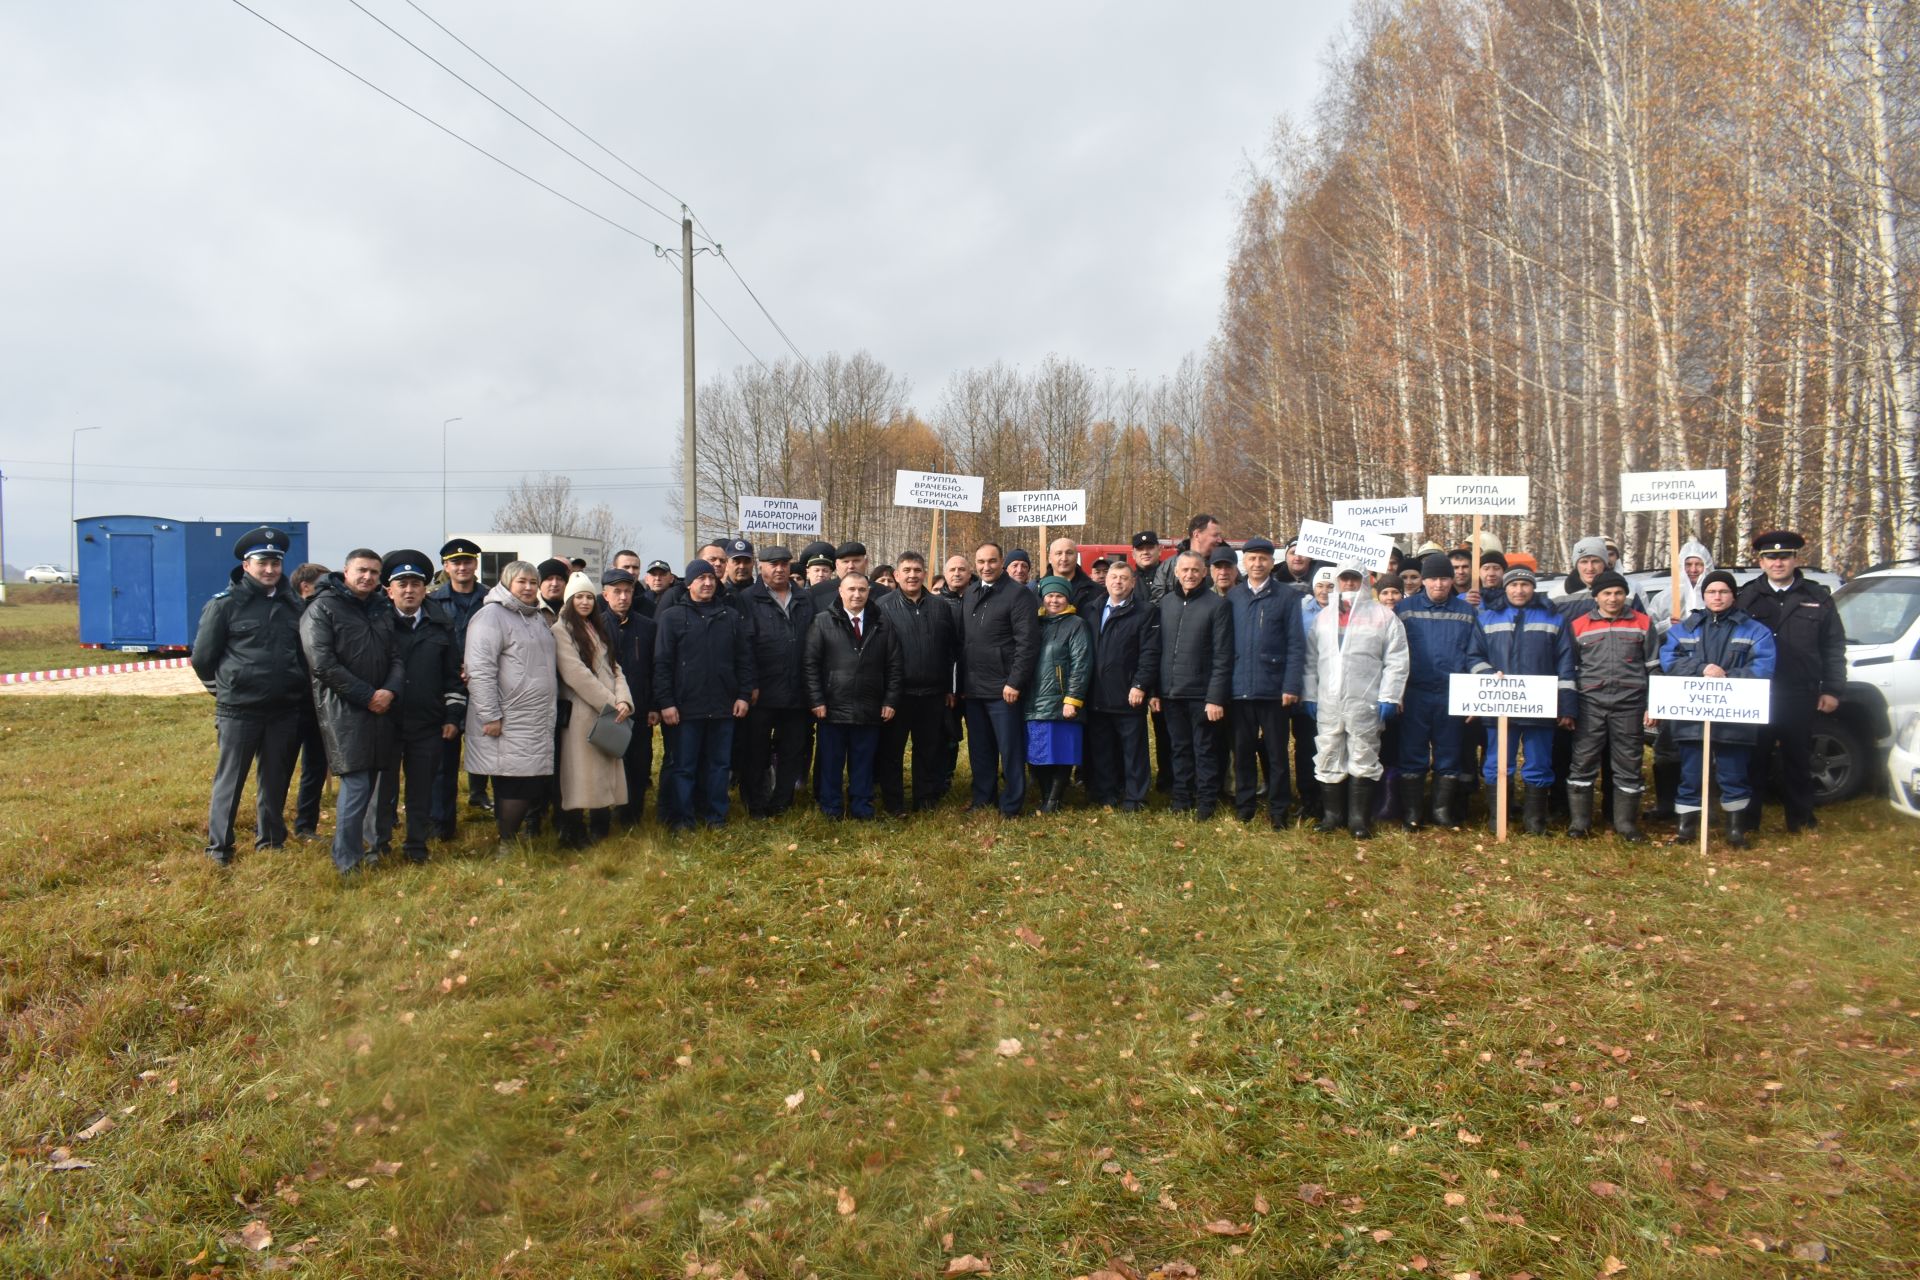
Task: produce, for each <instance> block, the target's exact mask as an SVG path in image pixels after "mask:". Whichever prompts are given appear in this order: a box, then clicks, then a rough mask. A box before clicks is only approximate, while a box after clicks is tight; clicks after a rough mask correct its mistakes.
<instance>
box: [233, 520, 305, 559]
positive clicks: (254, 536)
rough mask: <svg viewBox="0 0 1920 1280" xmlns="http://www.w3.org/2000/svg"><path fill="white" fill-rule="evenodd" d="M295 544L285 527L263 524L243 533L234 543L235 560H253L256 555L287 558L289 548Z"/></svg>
mask: <svg viewBox="0 0 1920 1280" xmlns="http://www.w3.org/2000/svg"><path fill="white" fill-rule="evenodd" d="M292 545H293V538H292V537H291V536H290V535H289V534H288V533H287V531H286V530H285V529H275V528H273V527H272V526H271V525H264V524H263V525H261V526H260V527H259V528H257V529H249V530H247V531H246V532H245V533H243V534H241V535H240V536H239V538H238V539H236V540H235V541H234V544H233V558H234V559H235V560H251V559H252V558H253V557H255V556H271V557H272V558H273V559H275V560H285V559H286V558H287V550H288V548H290V547H291V546H292Z"/></svg>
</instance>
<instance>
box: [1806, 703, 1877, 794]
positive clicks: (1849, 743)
mask: <svg viewBox="0 0 1920 1280" xmlns="http://www.w3.org/2000/svg"><path fill="white" fill-rule="evenodd" d="M1867 757H1868V751H1867V743H1866V741H1865V739H1863V738H1862V737H1861V736H1860V734H1859V733H1858V731H1856V730H1855V729H1854V728H1853V726H1852V725H1850V724H1848V723H1847V722H1846V721H1844V720H1842V719H1840V718H1839V717H1838V716H1815V717H1814V720H1813V802H1814V803H1815V804H1838V803H1840V802H1841V801H1842V800H1851V799H1853V797H1855V796H1857V795H1859V794H1860V792H1861V791H1863V790H1865V788H1866V785H1867V779H1868V767H1867V765H1868V759H1867Z"/></svg>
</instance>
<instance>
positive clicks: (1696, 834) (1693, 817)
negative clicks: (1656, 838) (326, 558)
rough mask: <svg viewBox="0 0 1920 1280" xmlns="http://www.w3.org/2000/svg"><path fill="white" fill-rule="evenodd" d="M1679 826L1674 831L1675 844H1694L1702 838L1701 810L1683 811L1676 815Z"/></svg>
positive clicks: (1675, 818)
mask: <svg viewBox="0 0 1920 1280" xmlns="http://www.w3.org/2000/svg"><path fill="white" fill-rule="evenodd" d="M1674 820H1675V821H1676V822H1678V823H1679V824H1680V825H1679V828H1678V830H1676V831H1675V832H1674V833H1673V842H1674V843H1675V844H1694V843H1696V842H1697V841H1698V840H1699V839H1700V811H1699V810H1698V809H1695V810H1694V811H1693V812H1692V813H1681V814H1676V815H1675V816H1674Z"/></svg>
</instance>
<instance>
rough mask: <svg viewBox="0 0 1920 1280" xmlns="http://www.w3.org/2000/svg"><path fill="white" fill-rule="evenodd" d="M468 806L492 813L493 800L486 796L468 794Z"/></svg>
mask: <svg viewBox="0 0 1920 1280" xmlns="http://www.w3.org/2000/svg"><path fill="white" fill-rule="evenodd" d="M467 808H469V809H478V810H479V811H480V812H481V813H492V812H493V801H491V800H489V799H487V798H486V797H485V796H468V797H467Z"/></svg>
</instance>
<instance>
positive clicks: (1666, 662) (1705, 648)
mask: <svg viewBox="0 0 1920 1280" xmlns="http://www.w3.org/2000/svg"><path fill="white" fill-rule="evenodd" d="M1777 660H1778V650H1777V649H1776V647H1775V645H1774V643H1773V632H1771V631H1769V630H1768V629H1767V627H1766V624H1765V623H1761V622H1756V621H1754V620H1753V618H1752V617H1750V616H1748V614H1747V613H1746V612H1745V611H1743V610H1741V609H1740V608H1738V607H1735V608H1732V609H1729V610H1727V611H1726V612H1725V613H1721V614H1715V613H1712V612H1710V611H1709V610H1706V609H1695V610H1694V611H1693V612H1692V613H1690V614H1688V615H1687V616H1686V617H1684V618H1682V619H1680V621H1678V622H1676V623H1674V624H1673V625H1672V626H1671V627H1669V628H1667V638H1666V640H1665V641H1664V642H1663V643H1662V644H1661V646H1660V668H1661V670H1663V671H1665V672H1666V673H1667V674H1668V675H1670V676H1699V675H1701V674H1703V673H1704V672H1705V671H1706V669H1707V667H1708V666H1716V667H1719V668H1720V669H1721V670H1722V671H1725V672H1726V673H1727V674H1728V675H1729V676H1734V677H1738V678H1740V679H1743V680H1769V679H1771V678H1772V677H1773V669H1774V664H1775V662H1776V661H1777ZM1672 724H1673V737H1674V741H1676V742H1698V741H1700V725H1701V722H1700V721H1698V720H1675V721H1673V722H1672ZM1713 740H1714V741H1715V742H1717V743H1725V744H1727V745H1728V746H1751V745H1752V744H1753V743H1755V742H1758V741H1759V740H1760V728H1759V726H1758V725H1750V724H1730V723H1729V724H1716V725H1715V726H1714V727H1713Z"/></svg>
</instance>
